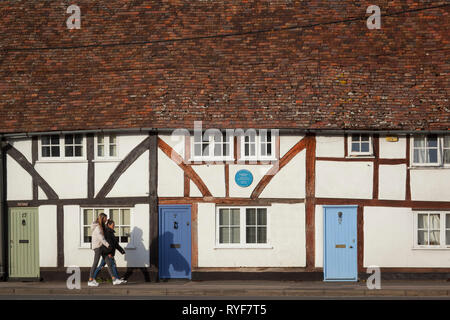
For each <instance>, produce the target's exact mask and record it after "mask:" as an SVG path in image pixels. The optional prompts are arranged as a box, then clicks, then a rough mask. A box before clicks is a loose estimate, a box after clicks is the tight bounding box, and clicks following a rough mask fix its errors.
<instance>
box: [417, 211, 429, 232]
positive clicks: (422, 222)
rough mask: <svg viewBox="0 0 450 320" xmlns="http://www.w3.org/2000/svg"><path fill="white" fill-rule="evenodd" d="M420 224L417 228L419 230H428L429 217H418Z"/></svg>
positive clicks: (422, 215) (424, 215) (421, 215)
mask: <svg viewBox="0 0 450 320" xmlns="http://www.w3.org/2000/svg"><path fill="white" fill-rule="evenodd" d="M418 219H419V220H418V223H417V227H418V228H419V229H427V228H428V215H427V214H419V215H418Z"/></svg>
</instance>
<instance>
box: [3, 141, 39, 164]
mask: <svg viewBox="0 0 450 320" xmlns="http://www.w3.org/2000/svg"><path fill="white" fill-rule="evenodd" d="M8 142H9V143H10V144H11V145H12V146H13V147H14V148H16V149H17V150H18V151H19V152H20V153H22V154H23V155H24V156H25V158H26V159H27V160H28V162H29V163H31V162H32V160H33V158H32V155H31V138H23V139H12V140H9V141H8Z"/></svg>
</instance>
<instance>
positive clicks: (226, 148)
mask: <svg viewBox="0 0 450 320" xmlns="http://www.w3.org/2000/svg"><path fill="white" fill-rule="evenodd" d="M222 155H223V156H226V157H228V156H229V155H230V144H229V143H224V145H223V153H222Z"/></svg>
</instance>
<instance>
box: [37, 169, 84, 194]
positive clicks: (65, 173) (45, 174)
mask: <svg viewBox="0 0 450 320" xmlns="http://www.w3.org/2000/svg"><path fill="white" fill-rule="evenodd" d="M87 165H88V164H87V162H85V161H83V162H37V163H36V166H35V168H36V171H37V172H38V173H39V174H40V175H41V177H42V178H43V179H44V180H45V181H47V183H48V184H49V185H50V186H51V187H52V188H53V190H54V191H55V192H56V194H57V195H58V196H59V198H60V199H75V198H86V197H87Z"/></svg>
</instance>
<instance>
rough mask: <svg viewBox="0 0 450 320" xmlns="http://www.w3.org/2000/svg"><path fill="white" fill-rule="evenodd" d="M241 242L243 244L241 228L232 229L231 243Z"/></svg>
mask: <svg viewBox="0 0 450 320" xmlns="http://www.w3.org/2000/svg"><path fill="white" fill-rule="evenodd" d="M240 242H241V235H240V228H239V227H233V228H231V243H240Z"/></svg>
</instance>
